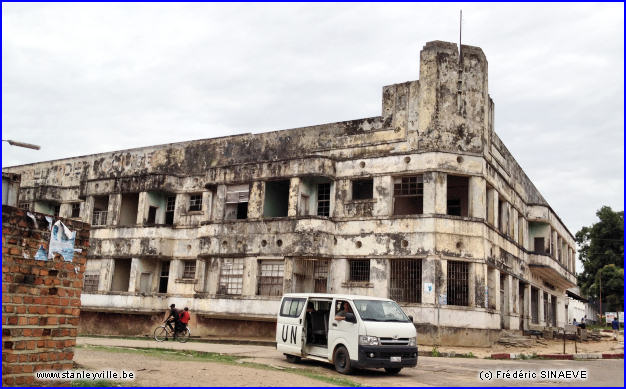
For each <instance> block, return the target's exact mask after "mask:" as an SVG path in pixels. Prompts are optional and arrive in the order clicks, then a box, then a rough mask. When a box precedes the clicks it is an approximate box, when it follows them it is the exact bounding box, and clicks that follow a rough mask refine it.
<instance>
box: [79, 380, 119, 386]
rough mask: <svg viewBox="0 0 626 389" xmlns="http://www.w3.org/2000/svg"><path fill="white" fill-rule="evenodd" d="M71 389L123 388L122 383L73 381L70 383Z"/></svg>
mask: <svg viewBox="0 0 626 389" xmlns="http://www.w3.org/2000/svg"><path fill="white" fill-rule="evenodd" d="M72 386H73V387H113V386H124V385H122V382H117V381H109V380H75V381H72Z"/></svg>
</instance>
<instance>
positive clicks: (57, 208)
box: [52, 204, 61, 217]
mask: <svg viewBox="0 0 626 389" xmlns="http://www.w3.org/2000/svg"><path fill="white" fill-rule="evenodd" d="M52 207H53V208H52V209H53V211H52V214H53V215H54V216H56V217H59V215H60V214H61V205H60V204H56V205H53V206H52Z"/></svg>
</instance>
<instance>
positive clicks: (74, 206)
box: [72, 203, 80, 218]
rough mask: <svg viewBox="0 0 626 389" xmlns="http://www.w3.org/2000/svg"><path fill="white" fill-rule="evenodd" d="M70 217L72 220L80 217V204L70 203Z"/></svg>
mask: <svg viewBox="0 0 626 389" xmlns="http://www.w3.org/2000/svg"><path fill="white" fill-rule="evenodd" d="M72 217H73V218H79V217H80V203H72Z"/></svg>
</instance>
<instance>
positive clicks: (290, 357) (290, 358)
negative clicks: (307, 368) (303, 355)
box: [285, 354, 300, 363]
mask: <svg viewBox="0 0 626 389" xmlns="http://www.w3.org/2000/svg"><path fill="white" fill-rule="evenodd" d="M285 358H287V362H289V363H298V362H300V357H296V356H295V355H290V354H285Z"/></svg>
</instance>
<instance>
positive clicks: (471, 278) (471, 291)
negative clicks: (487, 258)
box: [467, 262, 478, 307]
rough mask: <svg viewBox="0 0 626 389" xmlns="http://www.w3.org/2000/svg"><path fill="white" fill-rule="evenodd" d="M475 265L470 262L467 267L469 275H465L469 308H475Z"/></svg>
mask: <svg viewBox="0 0 626 389" xmlns="http://www.w3.org/2000/svg"><path fill="white" fill-rule="evenodd" d="M477 266H478V264H477V263H474V262H470V263H469V266H468V270H469V274H468V275H467V277H468V281H467V292H468V293H467V299H468V302H469V306H470V307H475V306H476V267H477Z"/></svg>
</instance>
